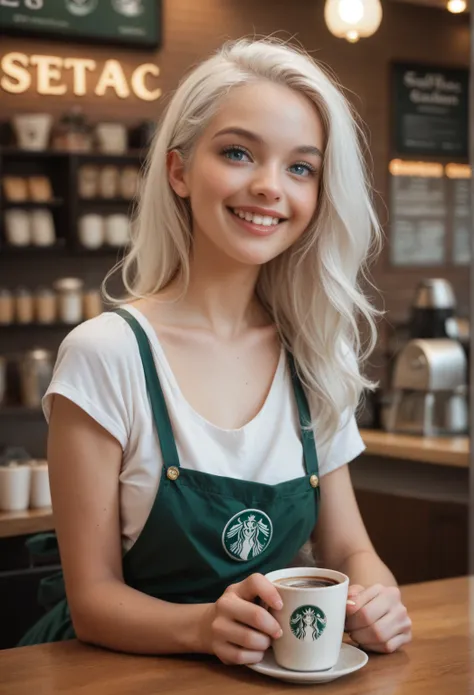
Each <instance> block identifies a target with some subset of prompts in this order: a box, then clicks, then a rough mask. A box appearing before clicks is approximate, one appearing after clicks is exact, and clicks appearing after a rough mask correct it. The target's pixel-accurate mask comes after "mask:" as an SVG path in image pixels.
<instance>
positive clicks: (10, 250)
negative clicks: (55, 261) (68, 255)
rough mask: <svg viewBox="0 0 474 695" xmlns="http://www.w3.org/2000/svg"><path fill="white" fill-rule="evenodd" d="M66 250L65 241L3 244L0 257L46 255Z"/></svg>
mask: <svg viewBox="0 0 474 695" xmlns="http://www.w3.org/2000/svg"><path fill="white" fill-rule="evenodd" d="M67 251H68V249H67V247H66V243H65V242H62V243H61V242H58V243H56V244H52V245H51V246H32V245H31V246H9V245H8V244H5V245H4V246H2V247H0V258H8V257H18V256H20V257H21V256H38V255H42V256H48V255H53V254H57V253H64V252H67Z"/></svg>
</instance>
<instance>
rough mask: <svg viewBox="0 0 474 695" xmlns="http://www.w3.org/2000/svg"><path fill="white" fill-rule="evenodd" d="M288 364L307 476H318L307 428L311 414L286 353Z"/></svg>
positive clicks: (291, 356)
mask: <svg viewBox="0 0 474 695" xmlns="http://www.w3.org/2000/svg"><path fill="white" fill-rule="evenodd" d="M287 355H288V364H289V366H290V372H291V380H292V382H293V391H294V394H295V399H296V405H297V407H298V415H299V418H300V429H301V441H302V444H303V456H304V463H305V467H306V473H307V474H308V475H318V472H319V464H318V454H317V451H316V442H315V441H314V433H313V429H312V428H308V425H309V423H310V422H311V413H310V410H309V405H308V399H307V398H306V394H305V392H304V389H303V385H302V383H301V380H300V378H299V376H298V373H297V371H296V365H295V360H294V358H293V355H291V354H290V353H287Z"/></svg>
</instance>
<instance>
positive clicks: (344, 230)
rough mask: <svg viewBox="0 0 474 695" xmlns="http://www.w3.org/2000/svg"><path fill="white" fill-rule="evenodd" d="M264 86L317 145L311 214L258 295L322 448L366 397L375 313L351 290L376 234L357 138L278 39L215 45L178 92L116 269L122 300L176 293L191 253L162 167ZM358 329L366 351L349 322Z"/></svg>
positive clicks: (345, 109) (321, 79) (346, 112)
mask: <svg viewBox="0 0 474 695" xmlns="http://www.w3.org/2000/svg"><path fill="white" fill-rule="evenodd" d="M259 80H269V81H271V82H273V83H277V84H281V85H286V86H287V87H289V88H290V89H294V90H296V91H298V92H300V93H302V94H304V95H306V97H307V98H308V99H309V100H310V101H312V102H313V103H314V104H315V106H316V108H317V110H318V112H319V114H320V117H321V119H322V121H323V125H324V128H325V136H326V147H325V153H324V164H323V171H322V181H321V189H320V196H319V202H318V209H317V211H316V213H315V216H314V219H313V221H312V223H311V224H310V225H309V227H308V229H307V230H306V231H305V233H304V234H303V235H302V237H301V238H300V239H299V240H298V241H297V242H296V243H295V244H294V245H293V246H292V247H291V248H290V249H288V250H287V251H285V252H284V253H282V254H281V255H280V256H278V257H277V258H274V259H273V260H271V261H269V262H268V263H266V264H265V265H263V266H262V268H261V272H260V275H259V280H258V284H257V289H256V291H257V295H258V297H259V299H260V301H261V303H262V304H263V306H264V307H265V309H266V310H267V311H268V312H269V314H270V315H271V317H272V318H273V320H274V322H275V324H276V326H277V329H278V331H279V333H280V336H281V339H282V342H283V344H284V345H285V347H286V348H287V349H288V350H289V351H290V352H291V353H292V354H293V356H294V359H295V362H296V365H297V370H298V373H299V375H300V378H301V379H302V381H303V383H304V385H305V387H306V389H307V393H308V398H309V401H310V405H311V411H312V417H313V422H312V423H311V424H312V426H313V427H314V428H315V431H316V433H317V436H318V437H319V438H322V439H330V438H331V437H332V435H333V434H334V433H335V432H336V431H337V429H338V428H339V426H340V425H341V423H342V419H343V418H342V416H343V414H346V415H347V414H352V413H353V412H354V411H355V408H356V407H357V404H358V402H359V399H360V396H361V393H362V390H363V389H364V388H369V389H370V388H373V386H374V385H373V384H372V383H371V382H370V381H369V380H368V379H367V378H365V377H364V376H363V375H362V373H361V371H360V367H359V365H360V364H361V362H362V360H363V359H364V358H365V357H366V356H367V355H368V354H369V353H370V352H371V350H372V349H373V347H374V345H375V342H376V328H375V322H374V317H375V315H376V314H377V313H378V312H377V311H376V310H375V309H374V308H373V307H372V305H371V303H370V302H369V300H368V298H367V297H366V296H364V293H363V292H362V290H361V288H360V285H359V280H360V278H361V277H362V276H363V274H364V268H365V267H366V261H367V258H368V256H369V253H370V252H371V250H373V249H374V241H375V242H378V241H379V239H380V229H379V225H378V222H377V217H376V214H375V211H374V208H373V205H372V201H371V190H370V185H369V183H368V178H367V173H366V168H365V164H364V156H363V152H362V149H361V144H364V138H363V136H362V133H361V131H360V128H359V127H358V125H357V119H356V117H355V116H354V114H353V113H352V111H351V108H350V106H349V104H348V102H347V101H346V98H345V97H344V95H343V93H342V91H341V89H340V88H339V87H338V86H337V85H336V83H335V81H334V80H333V79H332V78H330V77H329V76H328V75H327V73H326V72H325V70H323V69H322V68H321V67H320V66H319V65H318V64H316V63H315V62H314V61H313V60H312V59H311V58H310V57H309V56H308V55H306V54H305V53H304V52H303V51H302V50H300V49H299V48H293V47H289V46H288V45H285V44H284V43H283V42H280V41H277V40H273V39H270V40H268V39H267V40H246V39H242V40H239V41H233V42H229V43H226V44H225V45H224V46H223V47H222V48H220V49H219V51H218V52H217V53H216V54H215V55H213V56H212V57H210V58H209V59H208V60H206V61H204V62H203V63H201V64H200V65H199V66H198V67H196V68H195V69H194V70H193V71H192V72H191V73H190V74H189V75H188V76H187V77H185V79H183V81H182V82H181V84H180V85H179V87H178V89H177V91H176V92H175V94H174V96H173V98H172V99H171V101H170V103H169V105H168V107H167V109H166V111H165V113H164V115H163V118H162V120H161V123H160V126H159V128H158V130H157V134H156V137H155V141H154V144H153V147H152V148H151V151H150V154H149V158H148V162H147V168H146V176H145V180H144V185H143V187H142V191H141V195H140V200H139V205H138V214H137V219H136V224H135V228H134V232H133V235H132V242H131V248H130V251H129V253H128V254H127V256H126V258H125V259H124V261H123V262H122V264H121V265H122V278H123V281H124V284H125V287H126V290H127V292H128V300H132V299H133V298H140V297H141V298H143V297H148V296H150V295H153V294H155V293H156V292H158V291H160V290H162V289H163V288H165V287H166V286H167V285H168V284H169V283H170V282H171V281H172V280H173V279H174V278H175V277H176V276H177V275H178V274H179V275H180V278H181V279H182V281H183V285H184V287H186V285H187V282H188V279H189V256H190V251H191V248H192V217H191V211H190V207H189V203H188V201H186V200H183V199H181V198H180V197H178V196H177V195H176V194H175V193H174V191H173V190H172V188H171V186H170V185H169V182H168V176H167V168H166V158H167V154H168V153H169V152H170V151H171V150H177V151H178V152H179V153H180V154H181V156H182V157H183V159H184V161H185V162H186V160H187V159H188V158H189V157H190V156H191V154H192V152H193V148H194V146H195V144H196V142H197V140H198V138H199V136H200V135H201V133H202V132H203V130H204V129H205V128H206V126H207V124H208V123H209V121H210V119H211V118H212V117H213V115H214V114H215V112H216V110H217V108H218V106H219V104H220V102H221V100H222V99H223V98H224V97H225V96H226V95H227V94H228V93H229V91H230V90H231V89H232V88H234V87H237V86H241V85H245V84H248V83H249V82H252V81H259ZM360 319H363V321H365V324H366V327H368V332H367V335H368V339H367V341H366V342H365V347H364V346H363V345H362V340H361V337H360V335H361V334H360V325H359V321H360Z"/></svg>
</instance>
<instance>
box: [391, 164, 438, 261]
mask: <svg viewBox="0 0 474 695" xmlns="http://www.w3.org/2000/svg"><path fill="white" fill-rule="evenodd" d="M390 178H391V183H390V218H391V223H390V237H391V242H390V255H391V262H392V263H393V265H397V266H424V265H430V266H433V265H441V264H443V263H444V262H445V255H446V254H445V234H446V222H447V204H446V203H447V201H446V179H445V178H444V177H443V176H440V177H432V176H421V175H417V176H409V175H407V176H391V177H390Z"/></svg>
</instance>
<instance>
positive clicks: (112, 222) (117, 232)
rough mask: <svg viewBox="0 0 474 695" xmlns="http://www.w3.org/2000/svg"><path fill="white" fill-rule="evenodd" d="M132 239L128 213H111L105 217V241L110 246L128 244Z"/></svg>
mask: <svg viewBox="0 0 474 695" xmlns="http://www.w3.org/2000/svg"><path fill="white" fill-rule="evenodd" d="M129 240H130V222H129V220H128V217H127V215H120V214H119V215H109V216H108V217H106V218H105V241H106V242H107V244H109V245H110V246H126V245H127V244H128V242H129Z"/></svg>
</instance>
